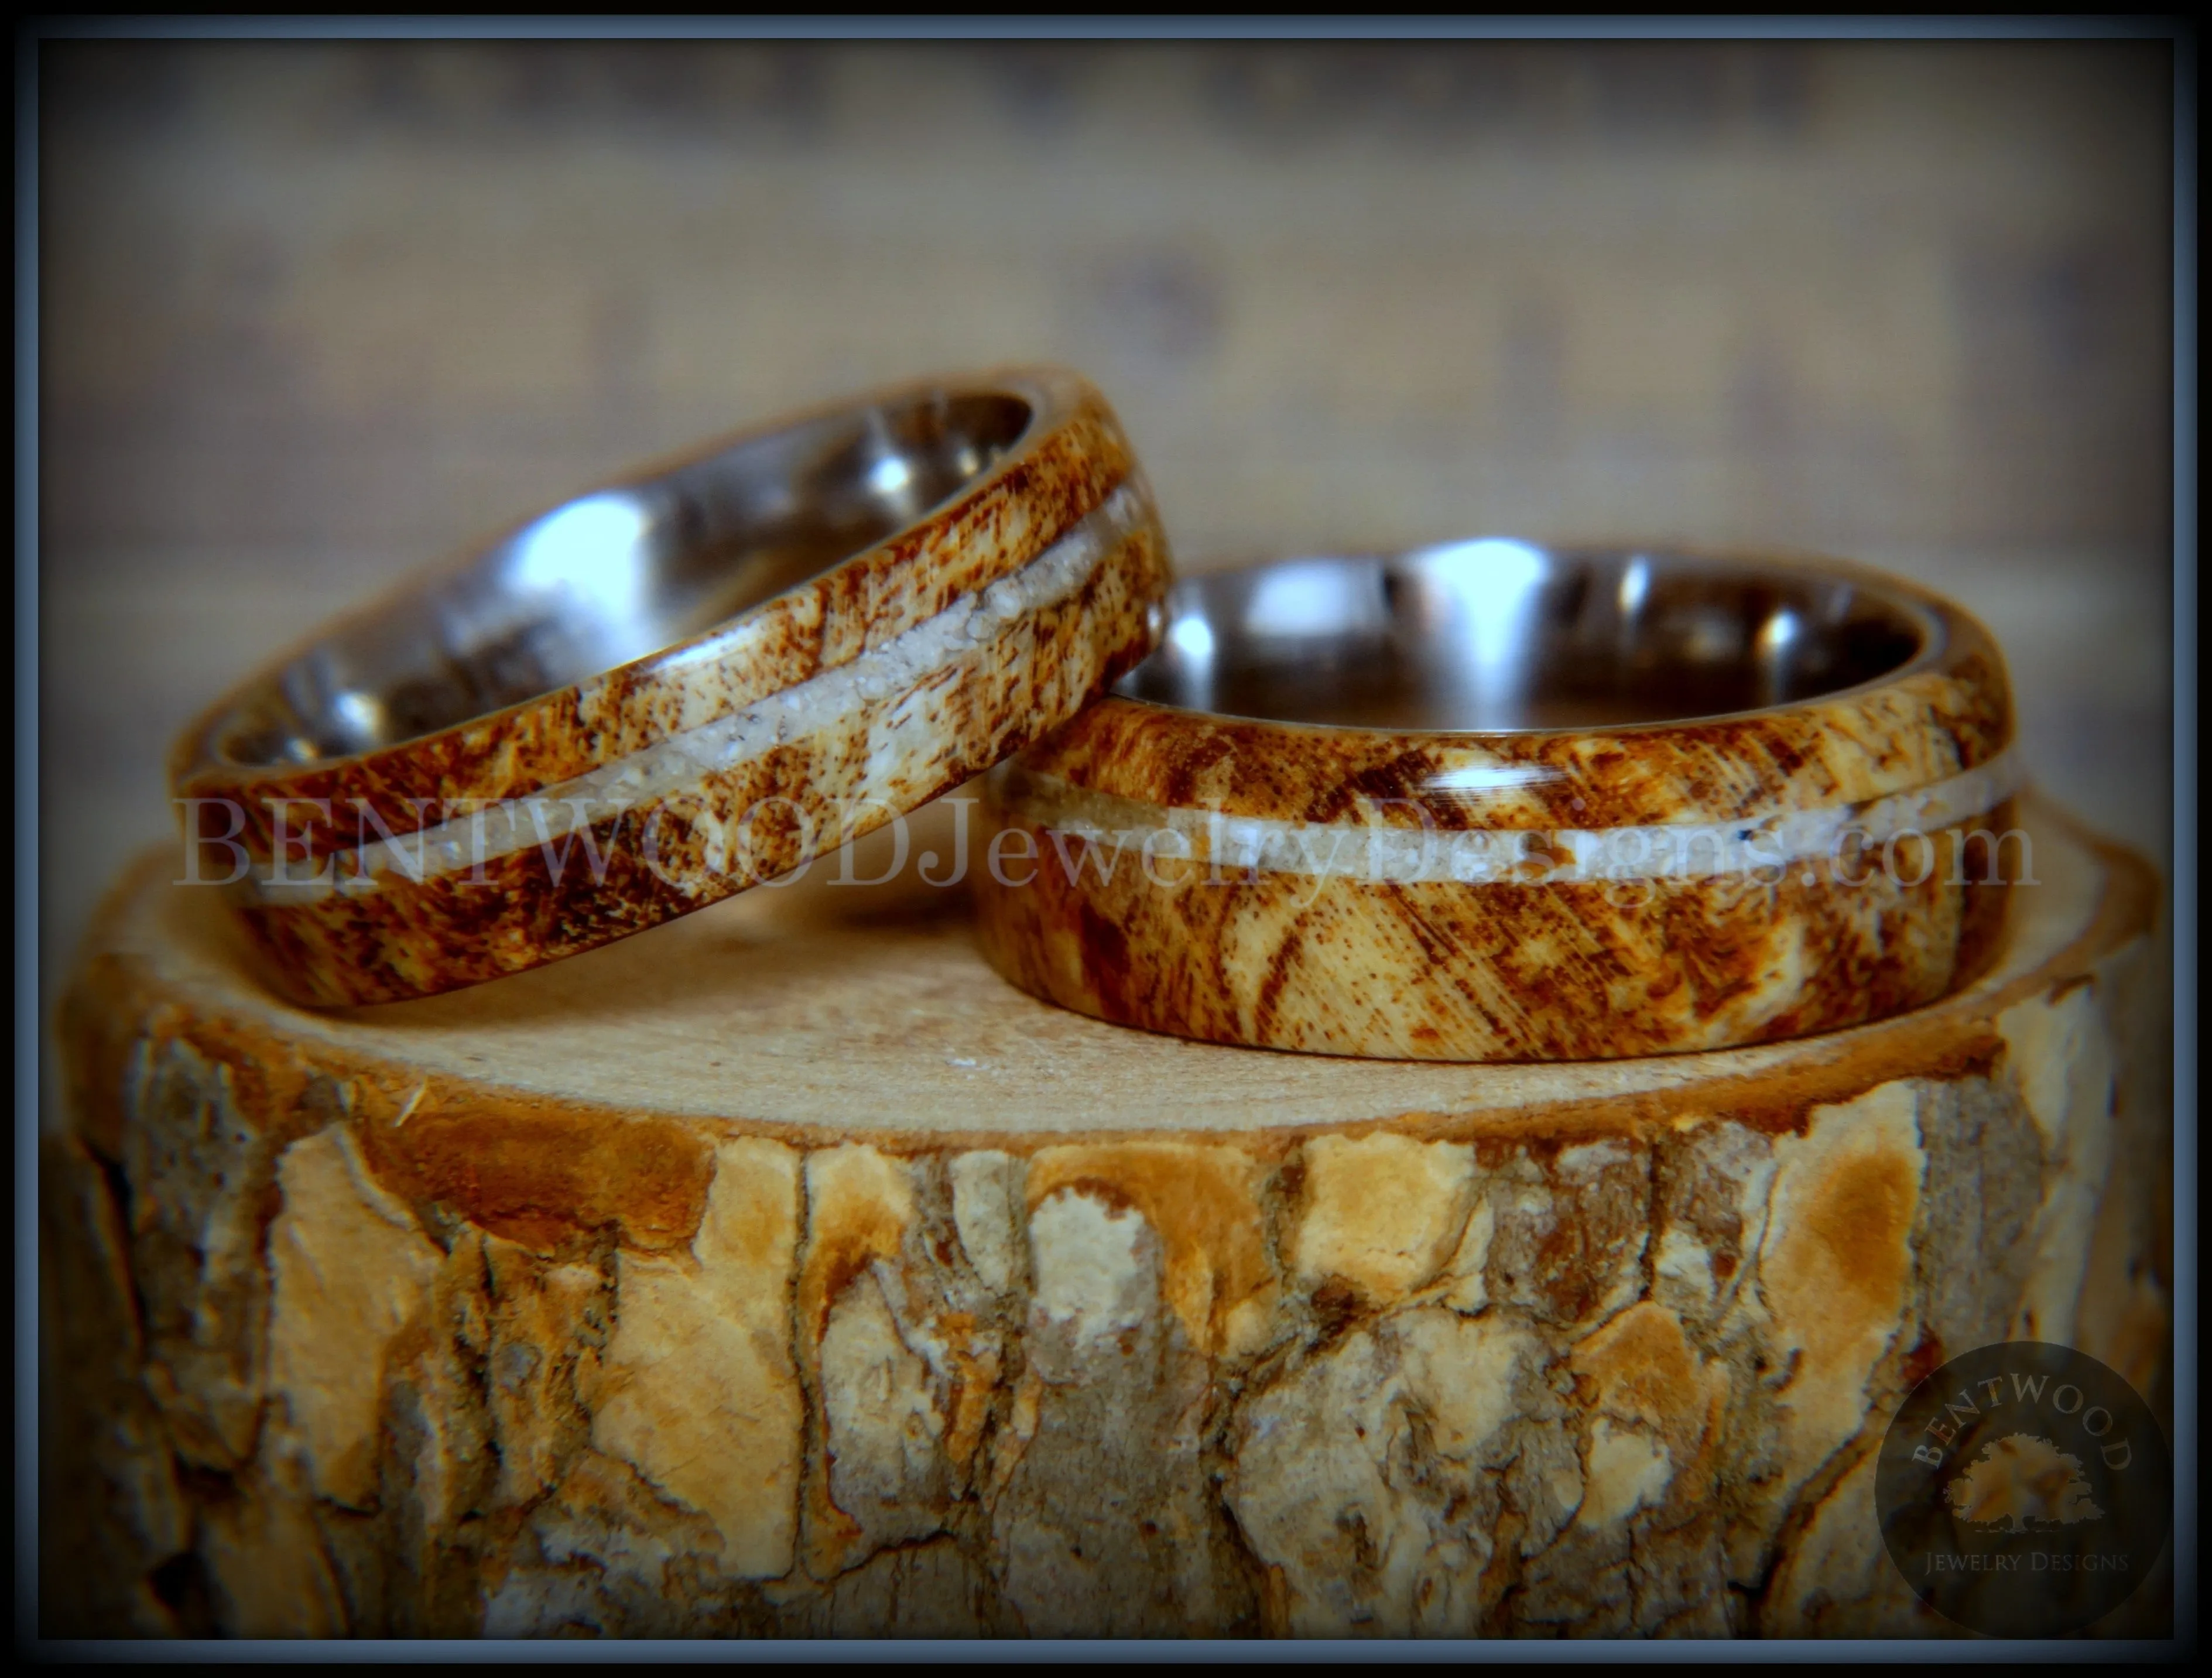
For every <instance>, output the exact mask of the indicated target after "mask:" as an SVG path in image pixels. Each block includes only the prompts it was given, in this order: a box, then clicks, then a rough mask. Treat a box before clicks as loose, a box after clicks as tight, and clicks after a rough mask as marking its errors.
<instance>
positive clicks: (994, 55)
mask: <svg viewBox="0 0 2212 1678" xmlns="http://www.w3.org/2000/svg"><path fill="white" fill-rule="evenodd" d="M2170 78H2171V64H2170V58H2169V56H2168V52H2167V50H2166V48H2165V47H2164V46H2159V45H2151V46H2133V45H2083V44H2022V45H2008V46H1999V45H1987V46H1983V45H1902V44H1899V45H1876V44H1865V45H1815V44H1778V45H1757V46H1753V45H1742V46H1735V45H1721V46H1707V45H1687V44H1685V45H1619V46H1569V45H1494V44H1461V45H1449V46H1435V45H1407V46H1398V45H1392V46H1005V47H999V46H954V45H925V46H750V45H738V44H731V45H721V44H716V45H698V44H666V45H660V44H655V45H634V46H568V45H556V44H544V45H483V46H476V45H450V46H408V45H389V46H387V45H282V46H276V45H271V46H235V45H146V44H139V45H131V44H91V43H85V44H64V45H56V44H52V43H49V44H47V45H46V46H44V47H43V48H42V49H41V58H40V84H39V85H40V125H41V126H40V147H41V149H40V235H41V275H40V285H41V293H40V311H41V321H42V332H41V343H40V357H41V359H40V379H41V402H42V407H41V416H40V419H41V424H40V437H41V443H42V478H41V483H40V495H41V502H40V514H41V519H42V549H41V558H40V590H41V596H40V615H41V622H40V632H41V659H40V668H41V684H42V689H41V714H40V727H41V763H40V767H41V775H42V777H43V781H44V794H45V797H44V812H45V814H44V829H43V832H42V836H41V841H42V854H41V869H42V904H41V912H42V921H43V927H42V943H43V945H44V954H45V957H46V962H47V965H48V971H49V974H51V972H52V964H53V963H54V962H55V961H56V960H57V959H58V958H62V957H64V956H65V954H66V952H67V951H68V950H69V948H70V946H71V945H73V944H74V942H75V940H76V937H77V935H78V933H79V932H80V931H81V929H82V924H83V920H84V916H85V915H86V913H87V911H88V907H89V905H90V904H91V903H92V902H93V901H94V897H96V895H97V893H98V892H99V891H100V889H101V887H102V886H103V885H105V884H106V880H107V879H108V878H109V877H110V876H111V875H112V873H113V872H114V871H115V869H116V868H117V867H118V866H119V865H120V864H121V862H122V861H123V860H124V859H125V857H126V856H127V855H129V854H131V852H132V851H133V850H134V849H136V848H138V847H139V846H141V845H143V843H145V842H147V841H149V840H160V839H162V838H165V837H167V836H168V834H169V833H170V832H171V828H170V825H169V817H168V812H167V808H166V806H165V803H164V787H163V786H162V781H161V763H162V758H163V754H164V751H165V750H166V746H167V741H168V739H169V738H170V736H171V735H172V733H173V732H174V730H175V729H176V728H177V727H178V726H179V724H180V723H182V722H183V721H184V720H185V719H186V717H187V715H188V714H190V713H191V711H192V710H193V709H194V708H197V706H199V705H200V704H202V703H204V702H206V701H207V700H209V699H210V698H212V697H214V696H216V694H217V693H219V692H220V690H222V688H223V687H224V686H226V685H227V684H228V683H229V682H231V681H232V680H233V679H234V678H237V677H238V676H240V675H241V674H243V673H245V672H246V671H247V670H248V669H249V668H250V667H251V666H253V665H255V664H256V663H257V662H258V661H259V660H260V659H261V658H262V657H263V655H264V654H266V653H268V652H269V651H270V650H272V649H273V648H275V647H276V646H277V645H278V644H279V643H282V642H285V641H289V640H291V639H293V638H295V637H297V636H298V635H301V634H302V633H304V632H305V631H307V630H308V629H312V627H313V625H314V623H316V622H317V621H318V620H319V619H320V618H322V617H325V615H327V614H328V613H330V612H331V611H334V610H337V609H338V608H340V607H342V606H343V605H346V604H348V603H349V602H350V601H353V600H356V599H359V598H361V597H362V596H364V595H367V594H369V593H373V592H374V591H375V590H377V589H378V588H379V587H380V586H382V585H383V583H384V582H385V581H386V580H387V579H388V578H389V577H390V576H391V575H392V574H394V573H396V572H398V571H399V570H401V569H404V568H407V567H410V566H411V565H414V564H416V563H418V562H421V561H422V560H424V559H426V558H429V557H433V556H437V555H440V554H441V553H445V552H447V551H450V550H455V549H457V548H459V547H461V546H463V545H465V544H467V543H468V542H469V541H470V540H471V539H472V538H476V537H477V536H480V535H483V534H487V533H489V532H491V531H493V530H494V529H495V528H496V527H498V526H501V525H502V524H503V523H505V522H507V521H508V520H513V519H515V518H518V517H520V516H522V515H525V514H529V513H532V512H534V511H537V510H538V509H540V508H543V507H544V506H545V505H548V504H550V503H551V502H554V501H556V500H557V499H559V498H561V497H562V496H563V495H566V494H568V493H569V492H571V491H572V490H574V489H578V488H580V487H582V486H583V485H584V484H586V483H587V482H588V481H590V480H592V479H593V478H595V477H600V476H603V475H605V474H608V473H611V472H613V471H619V470H621V469H623V468H624V467H625V466H627V465H630V464H632V463H634V462H635V461H637V460H639V459H643V458H647V457H650V456H652V455H653V454H654V453H657V452H661V451H665V450H668V449H671V448H675V447H682V446H684V444H686V443H688V442H690V441H692V440H694V439H695V438H697V437H699V436H702V435H705V434H708V433H710V432H714V431H717V430H720V429H727V428H729V427H731V426H733V425H736V424H738V423H745V422H750V421H752V420H756V419H759V418H763V417H767V416H770V415H772V414H773V413H774V412H775V410H777V409H779V408H780V407H781V406H783V405H785V404H794V403H811V402H814V401H817V400H820V399H822V398H825V397H829V396H833V395H836V394H837V393H839V392H842V391H844V390H845V389H847V388H848V387H854V386H866V385H867V384H870V383H872V382H874V381H878V380H885V379H890V378H896V377H902V376H905V375H908V374H923V373H927V372H930V371H933V370H957V369H960V368H967V367H970V366H973V365H976V364H980V363H991V362H1004V361H1012V360H1026V359H1033V358H1047V359H1052V360H1058V361H1064V362H1069V363H1072V364H1073V365H1075V366H1077V367H1079V368H1083V369H1085V371H1087V372H1089V373H1090V374H1091V376H1092V377H1094V378H1095V379H1096V380H1097V381H1098V382H1099V383H1100V384H1101V385H1102V386H1103V387H1104V389H1105V390H1106V391H1107V392H1108V394H1109V396H1110V397H1111V398H1112V399H1113V400H1114V401H1115V404H1117V406H1118V407H1119V408H1120V410H1121V413H1122V415H1123V416H1124V418H1125V419H1126V421H1127V423H1128V426H1129V429H1130V431H1131V433H1132V434H1133V437H1134V439H1135V441H1136V443H1137V445H1138V447H1139V450H1140V452H1141V453H1143V455H1144V458H1145V459H1146V462H1147V463H1148V465H1149V467H1150V470H1151V473H1152V477H1153V479H1154V481H1155V483H1156V484H1157V486H1158V490H1159V493H1160V495H1161V498H1162V501H1163V502H1164V508H1165V511H1166V514H1167V515H1168V518H1169V520H1170V528H1171V530H1172V531H1173V532H1175V534H1176V538H1177V541H1178V551H1179V554H1180V556H1181V557H1182V560H1183V562H1184V563H1185V564H1186V566H1187V567H1195V566H1198V565H1201V564H1204V563H1206V562H1218V560H1220V559H1223V558H1227V557H1234V556H1238V555H1243V554H1256V553H1260V552H1264V551H1266V550H1270V549H1276V548H1281V547H1285V546H1291V547H1298V546H1309V545H1320V544H1338V543H1345V544H1363V545H1364V544H1392V543H1401V542H1419V541H1426V540H1431V539H1436V538H1445V537H1451V536H1458V535H1467V534H1474V533H1479V532H1510V533H1515V534H1526V535H1534V536H1559V535H1565V536H1576V535H1589V536H1620V537H1624V538H1632V539H1652V538H1681V539H1687V540H1693V541H1699V542H1705V543H1736V544H1759V543H1772V544H1782V545H1787V546H1790V547H1794V548H1799V549H1816V550H1820V549H1825V550H1832V551H1837V552H1842V553H1845V554H1849V555H1852V556H1857V557H1862V558H1865V559H1869V560H1872V561H1874V562H1878V563H1881V564H1885V565H1888V566H1890V567H1893V568H1896V569H1899V570H1903V571H1907V572H1911V573H1913V574H1914V575H1919V576H1921V577H1923V578H1924V579H1926V580H1928V581H1930V582H1933V583H1934V584H1936V586H1938V587H1943V588H1947V589H1949V590H1951V591H1953V592H1954V593H1956V594H1958V595H1959V596H1960V597H1962V598H1963V599H1965V600H1966V602H1967V603H1968V604H1969V605H1971V606H1972V607H1973V608H1974V609H1976V610H1977V611H1979V612H1981V613H1982V614H1983V615H1984V617H1986V618H1987V620H1988V621H1989V622H1990V623H1991V625H1992V626H1993V627H1994V628H1995V629H1996V630H1997V632H1998V634H1999V635H2000V636H2001V637H2002V639H2003V640H2004V641H2005V643H2006V645H2007V647H2008V650H2009V653H2010V656H2011V660H2012V664H2013V669H2014V673H2015V682H2016V684H2017V687H2018V689H2019V691H2020V696H2021V709H2022V712H2023V714H2024V717H2025V720H2026V728H2027V745H2028V750H2029V751H2030V754H2031V758H2032V762H2033V766H2034V768H2035V769H2036V770H2037V772H2038V773H2039V775H2040V777H2041V778H2042V779H2043V781H2045V784H2046V785H2048V786H2050V787H2052V788H2053V789H2054V790H2055V791H2057V793H2059V794H2060V795H2061V796H2062V797H2063V798H2064V799H2067V800H2068V801H2069V802H2070V803H2072V804H2073V805H2074V806H2076V807H2077V808H2078V809H2080V810H2081V812H2083V813H2084V814H2086V815H2087V817H2088V818H2090V819H2091V820H2092V821H2093V822H2094V823H2095V824H2098V825H2099V826H2100V827H2103V828H2105V829H2106V830H2110V831H2113V832H2117V833H2120V834H2123V835H2124V836H2128V837H2130V838H2131V839H2132V840H2134V841H2135V842H2137V843H2139V844H2142V845H2143V846H2145V847H2147V848H2150V849H2151V850H2153V851H2154V853H2156V854H2160V856H2161V857H2163V856H2164V854H2165V852H2166V824H2167V823H2168V820H2169V812H2170V802H2171V775H2170V771H2169V754H2170V749H2171V748H2170V740H2171V733H2170V730H2171V725H2172V698H2171V696H2172V682H2171V671H2170V658H2169V643H2170V635H2171V611H2170V605H2169V598H2170V587H2169V586H2170V563H2171V557H2170V548H2169V527H2170V512H2171V489H2170V471H2171V413H2172V396H2171V350H2170V345H2169V319H2170V305H2171V297H2170V284H2171V273H2172V248H2171V234H2170V213H2171V198H2172V176H2171V138H2170V135H2171V126H2170V125H2171V97H2170Z"/></svg>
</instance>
